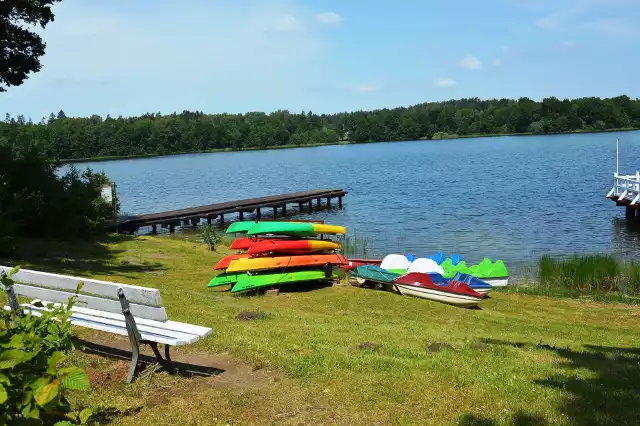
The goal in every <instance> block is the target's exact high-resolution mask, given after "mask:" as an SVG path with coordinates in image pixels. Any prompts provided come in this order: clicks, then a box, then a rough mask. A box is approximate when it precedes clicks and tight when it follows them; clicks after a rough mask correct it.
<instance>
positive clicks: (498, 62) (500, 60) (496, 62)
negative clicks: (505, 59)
mask: <svg viewBox="0 0 640 426" xmlns="http://www.w3.org/2000/svg"><path fill="white" fill-rule="evenodd" d="M491 65H493V66H494V67H499V66H500V65H502V59H500V58H496V59H494V60H493V62H491Z"/></svg>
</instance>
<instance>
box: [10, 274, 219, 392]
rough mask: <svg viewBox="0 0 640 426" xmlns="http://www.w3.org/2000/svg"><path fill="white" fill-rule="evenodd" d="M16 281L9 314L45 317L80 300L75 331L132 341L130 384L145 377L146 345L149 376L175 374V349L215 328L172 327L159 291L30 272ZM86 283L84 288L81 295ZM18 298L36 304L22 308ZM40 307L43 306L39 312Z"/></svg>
mask: <svg viewBox="0 0 640 426" xmlns="http://www.w3.org/2000/svg"><path fill="white" fill-rule="evenodd" d="M11 269H12V268H9V267H6V266H0V275H3V274H6V275H9V272H10V271H11ZM12 279H13V281H14V284H13V285H10V286H7V287H5V290H6V292H7V296H8V298H9V306H5V308H4V309H5V310H12V311H14V312H15V313H25V312H27V311H31V312H32V313H33V314H34V315H41V312H42V311H44V310H46V309H47V308H46V307H43V306H42V305H44V306H46V305H47V304H50V303H67V301H68V300H69V298H71V297H77V298H76V302H75V305H74V306H73V308H72V315H71V318H70V321H71V323H72V324H73V325H77V326H81V327H87V328H92V329H94V330H100V331H106V332H108V333H114V334H120V335H123V336H129V341H130V342H131V353H132V356H131V365H130V367H129V375H128V377H127V381H128V382H129V383H131V382H132V381H133V379H134V378H135V377H136V375H137V374H138V371H139V367H140V363H139V357H140V344H148V345H149V346H151V349H152V350H153V353H154V354H155V356H156V361H157V362H156V364H154V365H153V366H152V367H151V368H149V369H145V371H144V374H148V373H150V372H153V371H157V370H158V369H160V368H167V369H171V368H172V366H171V364H172V361H171V357H170V355H169V348H170V347H171V346H180V345H187V344H189V343H193V342H196V341H197V340H200V339H201V338H203V337H205V336H208V335H209V334H210V333H211V329H210V328H206V327H201V326H198V325H192V324H185V323H181V322H175V321H169V319H168V318H167V313H166V311H165V309H164V308H163V307H162V300H161V299H160V291H159V290H157V289H154V288H147V287H138V286H132V285H126V284H118V283H112V282H107V281H100V280H94V279H90V278H79V277H71V276H67V275H58V274H50V273H46V272H38V271H30V270H28V269H21V270H19V271H18V272H17V273H16V274H14V275H13V277H12ZM80 282H83V283H84V285H83V286H82V289H81V290H80V292H79V293H78V294H76V289H77V287H78V284H79V283H80ZM16 296H23V297H26V298H30V299H35V300H32V301H31V303H28V304H22V305H20V304H19V303H18V300H17V298H16ZM36 302H40V303H38V306H36V305H35V303H36ZM41 304H42V305H41ZM158 343H161V344H164V345H165V348H164V353H165V356H164V358H163V357H162V355H160V351H159V350H158Z"/></svg>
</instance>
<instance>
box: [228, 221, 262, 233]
mask: <svg viewBox="0 0 640 426" xmlns="http://www.w3.org/2000/svg"><path fill="white" fill-rule="evenodd" d="M256 223H257V222H256V221H255V220H245V221H244V222H234V223H232V224H231V225H229V227H228V228H227V234H235V233H240V232H242V233H245V232H247V231H248V230H249V229H251V227H252V226H253V225H255V224H256Z"/></svg>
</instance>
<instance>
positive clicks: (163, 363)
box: [145, 342, 172, 371]
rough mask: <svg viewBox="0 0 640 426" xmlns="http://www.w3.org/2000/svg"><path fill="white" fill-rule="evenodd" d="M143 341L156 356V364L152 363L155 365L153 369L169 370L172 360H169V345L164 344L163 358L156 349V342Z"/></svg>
mask: <svg viewBox="0 0 640 426" xmlns="http://www.w3.org/2000/svg"><path fill="white" fill-rule="evenodd" d="M145 343H147V344H148V345H149V346H151V349H152V350H153V353H154V355H155V356H156V364H155V365H154V367H156V366H157V367H156V368H155V369H154V371H155V370H159V369H160V368H164V369H166V370H171V369H172V365H171V364H172V361H171V356H170V355H169V345H164V358H163V357H162V355H160V350H159V349H158V344H157V343H156V342H145Z"/></svg>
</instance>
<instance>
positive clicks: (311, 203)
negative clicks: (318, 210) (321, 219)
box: [309, 200, 313, 213]
mask: <svg viewBox="0 0 640 426" xmlns="http://www.w3.org/2000/svg"><path fill="white" fill-rule="evenodd" d="M312 211H313V200H309V213H311V212H312Z"/></svg>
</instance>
